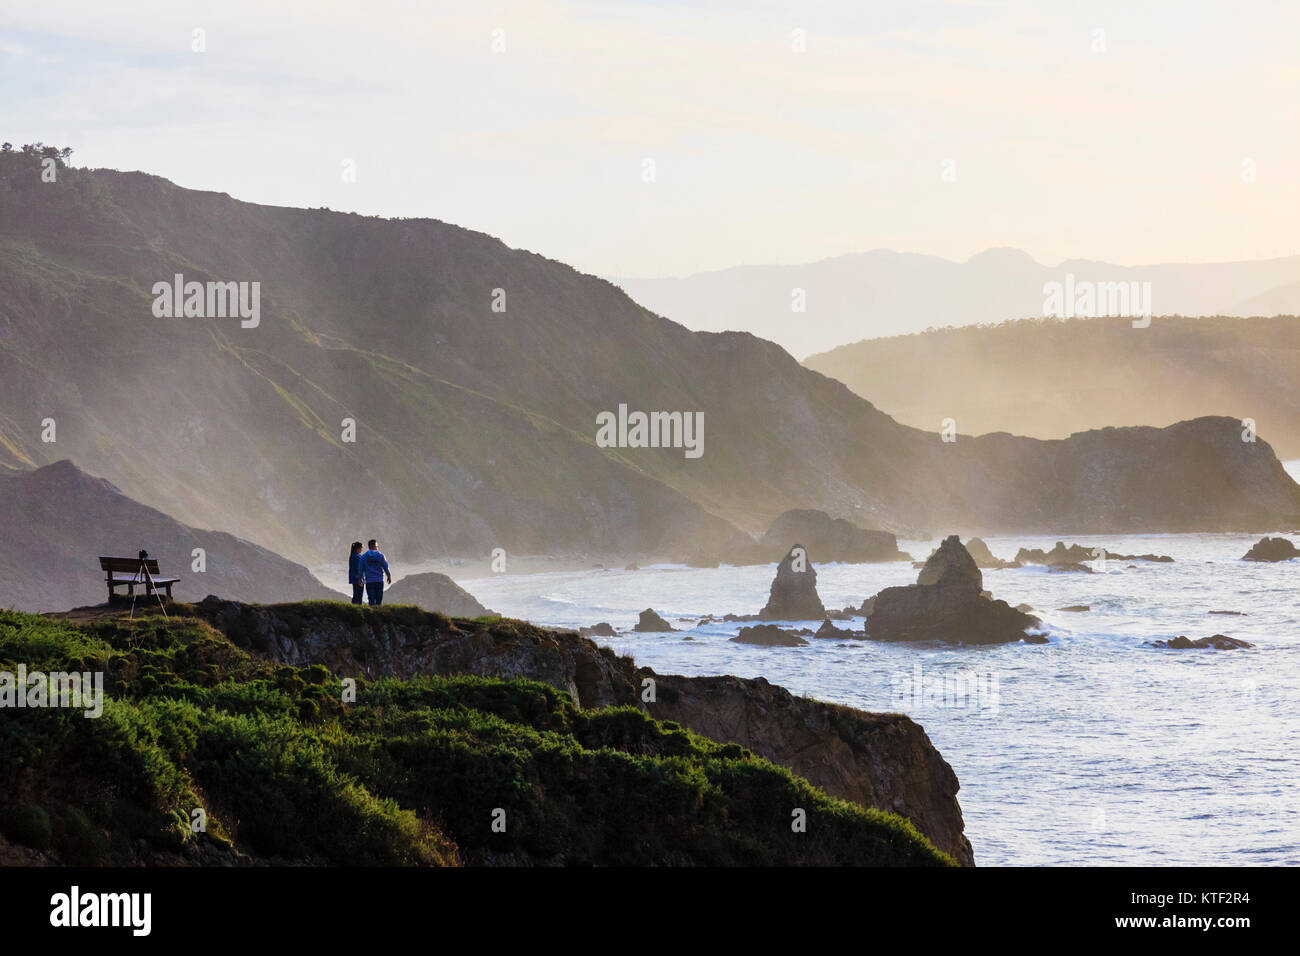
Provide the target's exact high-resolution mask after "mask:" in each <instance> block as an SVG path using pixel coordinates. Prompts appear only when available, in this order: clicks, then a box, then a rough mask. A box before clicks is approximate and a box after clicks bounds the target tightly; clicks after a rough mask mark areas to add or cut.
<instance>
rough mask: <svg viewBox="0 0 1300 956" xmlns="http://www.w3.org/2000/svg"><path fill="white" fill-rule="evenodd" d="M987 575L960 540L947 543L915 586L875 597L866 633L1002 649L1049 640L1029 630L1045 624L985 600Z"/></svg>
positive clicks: (874, 636)
mask: <svg viewBox="0 0 1300 956" xmlns="http://www.w3.org/2000/svg"><path fill="white" fill-rule="evenodd" d="M982 589H983V575H982V574H980V570H979V568H977V567H976V566H975V560H974V559H973V558H972V557H971V556H970V553H969V552H968V551H967V550H966V549H965V548H964V547H963V546H962V543H961V539H960V538H958V537H957V535H951V536H950V537H948V538H946V539H944V542H943V544H941V545H940V546H939V549H938V550H937V551H935V553H934V554H933V555H931V557H930V560H929V561H927V562H926V563H925V567H924V568H922V569H921V574H920V576H919V578H918V579H917V583H916V584H911V585H907V586H905V587H894V588H885V589H884V590H883V591H881V592H880V593H879V594H877V595H876V602H875V607H874V609H873V610H872V612H871V617H870V618H868V620H867V631H868V634H869V636H870V637H871V638H872V639H873V640H879V641H944V642H946V643H949V644H1003V643H1008V642H1012V641H1020V640H1028V641H1031V642H1033V643H1044V642H1045V640H1046V639H1045V638H1036V637H1027V636H1026V635H1025V630H1026V629H1027V628H1030V627H1034V626H1036V625H1038V624H1039V623H1041V622H1040V621H1039V620H1038V618H1036V617H1032V616H1031V615H1028V614H1025V613H1023V612H1021V611H1018V610H1016V609H1015V608H1013V607H1011V606H1010V605H1009V604H1007V602H1006V601H998V600H990V599H988V598H985V597H983V596H981V593H980V592H981V591H982Z"/></svg>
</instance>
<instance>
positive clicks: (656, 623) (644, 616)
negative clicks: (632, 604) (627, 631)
mask: <svg viewBox="0 0 1300 956" xmlns="http://www.w3.org/2000/svg"><path fill="white" fill-rule="evenodd" d="M632 630H634V631H648V632H650V633H652V634H658V633H661V632H663V631H675V630H677V628H675V627H673V626H672V625H671V624H669V623H668V622H667V621H665V620H664V619H663V618H662V617H660V616H659V615H658V614H657V613H655V610H654V608H649V607H648V608H646V609H645V610H644V611H642V612H641V619H640V620H639V621H637V622H636V627H634V628H632Z"/></svg>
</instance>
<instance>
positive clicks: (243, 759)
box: [0, 604, 952, 865]
mask: <svg viewBox="0 0 1300 956" xmlns="http://www.w3.org/2000/svg"><path fill="white" fill-rule="evenodd" d="M313 608H314V611H315V613H321V612H322V611H323V610H328V609H330V608H336V609H337V613H338V614H339V615H340V616H341V617H342V618H345V619H346V618H348V617H349V616H355V615H357V614H361V613H374V614H383V615H389V616H393V617H400V616H402V615H411V614H414V615H421V614H422V612H419V611H417V610H416V609H414V608H403V607H400V606H398V607H386V608H383V609H377V610H375V611H369V612H362V611H361V610H360V609H356V608H353V607H351V606H350V605H330V604H319V605H313ZM188 613H189V612H188V609H187V608H186V606H185V605H177V606H175V607H174V608H173V615H172V618H171V619H170V620H163V619H162V618H161V617H160V616H156V615H155V616H148V617H140V616H137V618H136V619H135V620H134V621H131V620H128V619H126V617H125V616H124V615H122V614H120V613H118V614H115V615H108V616H105V617H102V618H97V619H92V620H81V621H73V620H60V619H51V618H47V617H40V616H36V615H29V614H22V613H18V612H12V611H9V612H0V673H3V672H5V671H8V672H11V673H12V672H15V671H16V669H17V667H18V665H19V664H22V665H24V666H25V667H26V669H27V670H28V671H29V672H31V671H43V672H47V673H49V672H58V671H78V672H82V671H100V670H102V671H103V672H104V673H105V675H106V676H105V692H106V697H107V699H106V701H105V703H104V706H103V713H102V716H100V717H98V718H88V717H85V716H83V715H82V713H81V712H80V711H74V710H67V709H52V708H44V709H7V710H6V711H5V712H4V716H3V718H0V762H3V765H4V766H5V767H6V777H7V785H6V787H5V788H4V789H3V790H2V791H0V834H3V839H0V863H22V862H39V863H69V864H91V865H100V864H116V865H128V864H135V863H141V862H145V863H190V864H212V865H222V864H230V863H234V864H236V865H240V864H247V863H267V862H271V863H305V864H340V865H455V864H483V863H510V864H518V863H565V864H570V865H588V864H591V865H648V864H705V865H729V864H751V865H789V864H840V865H842V864H861V865H899V864H907V865H911V864H924V865H934V864H942V865H947V864H950V863H951V862H952V861H951V860H950V859H949V858H948V857H946V856H945V855H943V854H941V853H939V852H938V851H937V850H935V849H934V848H933V846H932V845H931V844H930V843H929V842H928V841H927V840H925V839H924V838H923V837H921V836H920V835H919V834H918V833H917V832H916V830H915V829H914V828H913V827H912V825H911V824H910V823H908V822H907V821H905V820H903V819H902V818H901V817H898V816H895V815H893V814H889V813H883V812H881V811H878V810H868V809H864V808H862V807H860V806H857V805H856V804H850V803H846V802H844V801H841V800H836V799H833V798H831V797H828V796H827V795H826V794H825V793H823V792H822V791H820V790H817V789H815V788H813V787H812V786H811V785H810V784H808V783H807V782H806V781H805V780H803V779H802V778H799V777H796V776H794V775H792V774H791V773H789V772H788V771H786V770H784V769H782V768H779V767H776V766H774V765H772V764H770V763H768V762H767V761H765V760H762V759H760V758H758V757H755V756H754V755H753V754H752V753H750V752H749V751H747V750H745V749H743V748H741V747H739V746H737V745H735V744H728V745H722V744H717V743H714V742H712V741H710V740H707V739H705V738H703V737H700V736H698V735H696V734H693V733H691V732H689V731H687V730H684V729H683V728H681V727H679V726H677V725H676V724H673V723H671V722H659V721H655V720H652V719H650V718H648V717H646V716H645V715H644V714H642V713H641V712H640V711H638V710H636V709H634V708H631V707H620V708H607V709H602V710H582V709H579V708H576V707H574V706H573V705H572V703H570V700H569V698H568V696H567V695H565V694H562V693H561V692H559V691H557V690H556V689H554V688H552V687H550V686H548V685H545V684H540V683H536V682H533V681H527V680H513V681H500V680H487V679H483V678H477V677H450V678H434V677H423V678H417V679H413V680H397V679H385V680H378V681H374V682H362V683H361V686H360V687H359V688H358V689H357V694H356V700H355V702H345V701H344V688H343V683H342V681H341V680H340V679H339V678H338V677H336V676H335V675H334V674H332V673H331V672H330V671H329V670H327V669H326V668H324V667H322V666H319V665H313V666H310V667H306V668H294V667H287V666H275V665H273V664H270V663H268V662H266V661H264V660H261V659H258V658H255V657H253V656H250V655H249V654H248V653H246V652H245V651H243V650H241V649H240V648H239V647H237V646H236V645H235V644H233V643H232V642H231V641H230V640H228V639H227V638H226V636H225V635H223V634H222V633H220V632H219V631H216V630H214V629H213V628H211V627H210V626H208V625H207V624H206V623H204V622H203V621H201V620H199V619H197V618H194V617H191V616H188ZM452 624H453V626H455V627H459V628H467V629H475V628H480V629H482V628H489V627H493V628H509V627H511V625H510V623H509V622H499V621H498V622H492V623H488V622H482V623H476V622H473V621H466V620H456V621H453V622H452ZM197 807H202V808H203V809H204V811H205V813H206V831H205V832H202V833H196V832H195V831H194V829H193V828H192V826H191V825H190V821H191V819H192V813H193V810H194V808H197ZM795 808H802V809H803V810H805V811H806V814H807V829H806V832H794V830H793V829H792V827H791V820H792V810H794V809H795ZM498 809H499V810H501V811H504V818H503V819H504V822H505V828H504V832H497V831H494V829H493V826H492V822H493V818H494V816H493V815H494V811H497V810H498Z"/></svg>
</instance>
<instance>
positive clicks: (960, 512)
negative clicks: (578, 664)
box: [0, 153, 1300, 563]
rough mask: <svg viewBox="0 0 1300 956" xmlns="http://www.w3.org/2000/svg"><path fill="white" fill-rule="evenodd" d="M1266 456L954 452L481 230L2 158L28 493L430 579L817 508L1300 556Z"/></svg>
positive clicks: (900, 526)
mask: <svg viewBox="0 0 1300 956" xmlns="http://www.w3.org/2000/svg"><path fill="white" fill-rule="evenodd" d="M177 273H182V274H183V275H184V277H185V279H186V280H187V281H196V282H208V281H213V282H259V283H260V316H259V322H258V324H257V326H256V327H255V328H245V327H242V325H241V322H240V320H239V319H238V318H195V317H191V318H158V317H156V316H155V314H154V311H153V308H152V305H153V294H152V292H151V290H152V288H153V287H154V285H155V284H156V283H159V282H162V283H166V284H170V283H172V282H173V278H174V276H175V275H176V274H177ZM621 404H626V405H627V406H628V407H629V408H631V409H640V410H647V411H654V410H661V411H682V412H690V413H702V415H703V421H704V423H705V428H704V432H703V435H704V443H703V454H702V455H701V457H699V458H688V457H686V456H685V455H684V454H683V452H682V450H681V449H675V448H628V447H612V448H604V447H599V446H598V445H597V441H596V435H597V420H598V416H599V415H600V414H601V413H602V412H614V411H615V410H617V409H618V408H619V406H620V405H621ZM46 421H50V422H52V423H54V425H55V426H56V428H57V438H56V440H54V441H52V442H50V441H47V440H46V436H45V430H46V429H45V426H44V424H43V423H44V422H46ZM349 422H351V423H354V424H355V430H354V432H353V433H350V431H349V429H350V427H351V426H350V425H349V424H348V423H349ZM935 427H937V424H936V426H935ZM959 430H960V426H959ZM1239 430H1240V429H1239V426H1238V424H1237V423H1236V422H1234V421H1232V420H1231V419H1222V418H1220V419H1202V420H1200V421H1197V422H1189V423H1185V424H1184V425H1182V426H1178V427H1175V428H1171V429H1166V430H1164V431H1162V432H1158V433H1153V432H1150V431H1144V430H1110V431H1106V432H1102V433H1096V434H1093V435H1088V436H1080V437H1076V438H1075V439H1070V440H1068V441H1064V442H1040V441H1036V440H1034V439H1027V438H1013V437H1012V436H1009V435H1007V436H988V437H985V438H968V437H966V435H965V433H964V432H963V434H962V436H961V437H960V440H959V441H956V442H955V443H950V442H945V441H942V440H941V439H940V437H939V435H938V434H936V433H934V432H925V431H920V430H917V429H914V428H909V427H906V426H904V425H900V424H899V423H897V422H895V421H894V420H893V419H891V418H890V417H889V416H888V415H886V414H884V413H883V412H881V411H879V410H878V409H876V408H875V407H873V405H872V404H871V403H870V402H867V401H865V400H863V399H862V398H860V397H858V396H856V395H854V394H853V393H852V392H851V391H850V390H849V389H848V388H846V387H845V386H844V385H843V384H841V383H840V382H838V381H834V380H832V379H830V378H827V377H825V376H823V375H820V374H818V373H816V372H813V371H810V370H808V369H806V368H803V367H802V366H800V365H799V364H798V363H797V362H795V361H794V360H793V359H792V358H791V357H790V356H789V355H788V354H786V352H785V351H783V350H782V349H781V348H780V347H779V346H777V345H775V344H773V343H771V342H766V341H763V340H761V339H758V338H755V337H754V336H752V335H749V334H746V333H721V334H718V333H696V332H690V331H688V330H686V329H685V328H683V327H681V326H680V325H677V324H676V323H674V322H671V321H669V320H667V319H664V318H661V317H659V316H657V315H654V314H653V313H651V312H649V311H647V310H646V309H644V308H642V307H641V306H639V305H638V304H637V303H635V302H633V301H632V300H631V299H629V298H628V297H627V296H626V295H625V294H623V292H621V291H620V290H619V289H617V288H616V287H615V286H613V285H612V284H610V283H609V282H606V281H605V280H602V279H599V278H596V277H594V276H587V275H582V274H580V273H578V272H576V271H574V270H573V269H571V268H569V267H568V266H565V265H563V264H561V263H557V262H554V261H552V260H549V259H546V258H544V257H543V256H540V255H536V254H533V253H529V252H524V251H520V250H515V249H510V248H508V247H507V246H505V245H504V244H503V243H502V242H500V241H499V240H497V239H493V238H491V237H489V236H485V235H483V234H481V233H476V232H472V231H469V230H466V229H462V228H458V227H456V226H451V225H447V224H445V223H441V222H437V221H433V220H382V219H375V218H367V217H362V216H357V215H351V214H348V215H345V214H341V213H334V212H329V211H326V210H303V209H281V208H275V207H267V206H258V205H253V204H251V203H244V202H239V201H236V200H233V199H231V198H230V197H228V196H225V195H223V194H217V193H210V192H197V191H193V190H187V189H181V188H179V187H177V186H175V185H173V184H171V183H169V182H167V181H165V180H162V179H159V178H158V177H154V176H149V175H145V174H142V173H122V172H114V171H108V170H84V169H76V168H71V167H67V166H62V165H61V166H60V167H59V174H58V181H57V183H45V182H42V181H41V177H40V168H39V165H38V164H37V163H34V162H33V161H32V157H29V156H27V155H24V154H17V153H10V154H0V467H8V468H10V469H30V468H33V467H36V466H40V465H44V464H48V463H50V462H52V461H56V460H59V459H63V458H70V459H72V460H73V461H75V462H76V463H77V465H78V467H80V468H82V469H85V470H86V471H88V472H90V473H93V474H96V475H101V476H103V477H104V478H106V479H108V480H110V481H111V482H112V483H113V484H114V485H116V486H117V487H119V488H121V489H122V491H123V492H124V493H126V494H128V495H130V496H131V497H133V498H135V499H136V500H138V501H141V502H145V503H147V504H148V505H149V506H150V507H152V508H156V509H158V510H160V511H163V512H165V513H166V514H169V515H171V516H173V517H174V518H176V519H177V520H178V521H180V522H183V523H186V524H189V525H192V526H206V527H220V528H223V529H225V530H227V531H229V532H230V533H232V534H234V535H237V536H239V537H241V538H245V539H247V540H250V541H255V542H257V543H258V544H259V545H261V546H263V547H265V548H269V549H271V550H273V551H275V552H277V553H279V554H282V555H285V556H286V557H288V558H290V559H292V560H295V561H301V562H305V563H306V562H310V563H318V562H324V561H330V560H332V561H341V560H342V555H343V554H345V553H346V547H347V543H348V542H350V541H352V540H354V539H362V540H365V539H368V538H371V537H375V538H378V539H380V541H381V542H382V546H383V548H384V549H385V551H386V553H387V554H388V555H389V557H390V559H395V560H398V561H402V562H413V561H417V560H421V559H424V558H428V557H449V556H474V557H478V558H484V557H486V556H487V555H488V554H489V553H491V552H492V551H493V550H494V549H496V548H501V549H503V550H504V551H505V552H506V553H507V554H548V555H566V554H590V555H601V556H607V555H608V556H623V555H627V556H648V557H654V558H673V557H676V556H680V555H694V554H700V553H705V554H712V555H714V556H716V557H718V558H721V559H723V560H725V559H726V556H727V555H728V554H729V553H731V552H733V550H737V549H741V548H748V547H750V546H752V544H753V538H752V537H751V535H755V534H759V533H761V532H763V531H764V530H766V528H767V527H768V526H769V525H770V524H771V522H772V521H773V520H774V519H775V518H776V517H777V516H778V515H780V514H782V513H783V512H785V511H788V510H790V509H792V508H813V509H817V510H822V511H825V512H826V513H827V514H829V515H831V516H832V517H838V518H845V519H848V520H850V521H852V522H853V523H854V524H855V525H857V526H858V527H862V528H881V529H884V530H888V531H894V532H907V531H909V530H920V531H927V532H928V531H930V530H931V529H937V531H943V532H950V531H952V530H960V531H961V532H962V533H964V534H968V535H969V534H979V533H983V534H989V533H995V532H997V531H1008V532H1010V531H1030V530H1037V531H1044V532H1047V531H1050V532H1059V533H1061V534H1065V533H1071V532H1080V531H1083V530H1085V529H1095V530H1098V531H1122V530H1134V529H1138V528H1141V529H1144V530H1179V529H1191V530H1205V529H1218V528H1225V527H1244V528H1247V529H1249V530H1256V529H1261V530H1265V531H1270V530H1275V528H1274V527H1273V518H1274V517H1275V516H1277V515H1279V514H1294V513H1297V512H1300V487H1298V486H1297V485H1296V484H1295V483H1294V482H1292V481H1291V480H1290V479H1289V478H1288V477H1287V475H1286V474H1285V472H1284V471H1283V470H1282V468H1281V466H1280V464H1278V462H1277V461H1276V459H1275V458H1273V456H1272V452H1271V449H1270V448H1269V446H1268V444H1267V443H1266V442H1265V441H1263V440H1261V441H1260V443H1259V444H1258V445H1252V446H1249V447H1245V446H1243V445H1242V443H1241V442H1240V441H1238V440H1237V433H1238V432H1239ZM1267 434H1268V433H1267V431H1266V430H1265V431H1264V432H1262V436H1263V437H1266V436H1267ZM51 437H54V436H53V435H51ZM351 439H355V440H351ZM1097 475H1102V476H1114V477H1115V478H1116V481H1120V480H1121V479H1122V481H1123V482H1124V483H1125V484H1126V486H1127V488H1128V491H1127V492H1126V494H1125V495H1123V496H1120V497H1116V495H1115V490H1114V488H1113V487H1112V486H1111V485H1110V484H1108V483H1107V482H1104V481H1103V482H1099V481H1097V480H1095V479H1096V476H1097ZM1089 476H1092V477H1089ZM1171 488H1175V489H1187V491H1188V494H1185V495H1184V494H1173V495H1171V493H1170V489H1171ZM1191 492H1196V494H1192V493H1191ZM6 531H7V529H6Z"/></svg>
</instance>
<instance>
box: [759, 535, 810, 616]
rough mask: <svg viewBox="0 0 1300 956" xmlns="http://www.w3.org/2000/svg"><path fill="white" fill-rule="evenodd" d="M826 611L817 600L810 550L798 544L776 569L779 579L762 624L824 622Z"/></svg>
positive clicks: (765, 610)
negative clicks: (764, 622) (774, 622)
mask: <svg viewBox="0 0 1300 956" xmlns="http://www.w3.org/2000/svg"><path fill="white" fill-rule="evenodd" d="M825 617H826V608H824V607H823V606H822V599H821V598H820V597H818V596H817V571H816V570H815V569H814V568H813V566H812V561H811V560H809V558H808V551H807V549H806V548H805V547H804V546H803V545H801V544H796V545H795V546H794V547H793V548H791V549H790V552H789V554H787V555H786V556H785V557H784V558H782V559H781V563H780V564H778V565H777V566H776V578H775V579H773V581H772V590H771V593H770V594H769V595H768V598H767V606H766V607H764V608H763V610H761V611H760V612H759V613H758V618H759V620H760V621H821V620H824V619H825Z"/></svg>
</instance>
